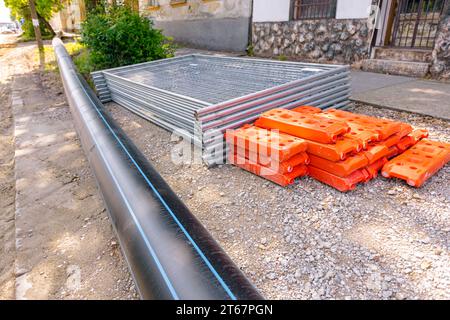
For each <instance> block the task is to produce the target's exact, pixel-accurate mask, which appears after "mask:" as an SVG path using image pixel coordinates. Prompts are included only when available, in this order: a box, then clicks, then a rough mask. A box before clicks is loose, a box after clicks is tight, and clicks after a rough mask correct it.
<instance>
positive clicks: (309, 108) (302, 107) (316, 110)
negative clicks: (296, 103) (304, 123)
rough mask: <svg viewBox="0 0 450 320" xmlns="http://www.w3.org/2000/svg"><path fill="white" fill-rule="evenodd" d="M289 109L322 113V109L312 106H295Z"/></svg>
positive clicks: (308, 112)
mask: <svg viewBox="0 0 450 320" xmlns="http://www.w3.org/2000/svg"><path fill="white" fill-rule="evenodd" d="M291 110H292V111H295V112H299V113H304V114H315V113H322V109H320V108H316V107H312V106H300V107H296V108H294V109H291Z"/></svg>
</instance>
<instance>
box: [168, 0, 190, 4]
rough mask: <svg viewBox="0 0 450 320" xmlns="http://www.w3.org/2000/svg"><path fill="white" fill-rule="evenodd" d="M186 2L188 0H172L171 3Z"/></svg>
mask: <svg viewBox="0 0 450 320" xmlns="http://www.w3.org/2000/svg"><path fill="white" fill-rule="evenodd" d="M186 2H187V0H170V4H183V3H186Z"/></svg>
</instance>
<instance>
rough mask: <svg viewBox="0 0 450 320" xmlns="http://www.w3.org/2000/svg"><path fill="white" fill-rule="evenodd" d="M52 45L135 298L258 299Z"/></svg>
mask: <svg viewBox="0 0 450 320" xmlns="http://www.w3.org/2000/svg"><path fill="white" fill-rule="evenodd" d="M53 47H54V49H55V55H56V58H57V61H58V65H59V71H60V73H61V78H62V80H63V83H64V90H65V93H66V96H67V99H68V101H69V105H70V109H71V112H72V115H73V118H74V123H75V127H76V129H77V132H78V135H79V137H80V140H81V144H82V146H83V149H84V151H85V153H86V154H87V157H88V159H89V163H90V166H91V168H92V170H93V172H94V175H95V177H96V180H97V182H98V185H99V189H100V191H101V193H102V196H103V199H104V202H105V204H106V207H107V209H108V213H109V216H110V218H111V221H112V224H113V226H114V229H115V231H116V233H117V237H118V239H119V242H120V246H121V248H122V251H123V253H124V255H125V258H126V260H127V263H128V265H129V268H130V270H131V274H132V275H133V278H134V280H135V283H136V287H137V288H138V291H139V294H140V296H141V298H142V299H183V300H184V299H187V300H190V299H193V300H195V299H211V300H212V299H218V300H227V299H231V300H236V299H243V300H253V299H262V296H261V295H260V294H259V293H258V292H257V290H256V289H255V288H254V287H253V285H252V284H251V283H250V282H249V281H248V280H247V278H246V277H245V276H244V274H243V273H242V272H241V270H240V269H239V268H238V267H237V266H236V265H235V264H234V263H233V262H232V261H231V259H230V258H229V257H228V256H227V254H226V253H225V252H224V251H223V249H222V248H221V247H220V246H219V245H218V244H217V242H216V241H215V240H214V239H213V238H212V237H211V235H210V234H209V233H208V232H207V231H206V229H205V228H204V227H203V226H202V224H201V223H200V222H199V221H198V220H197V219H196V218H195V217H194V215H192V213H191V212H190V211H189V209H188V208H187V207H186V206H185V205H184V204H183V202H181V201H180V199H179V198H178V197H177V196H176V195H175V193H174V192H173V191H172V190H171V189H170V187H169V186H168V185H167V183H166V182H165V181H164V180H163V178H162V177H161V176H160V175H159V174H158V172H157V171H156V170H155V169H154V168H153V167H152V166H151V165H150V163H149V162H148V161H147V160H146V159H145V157H144V156H143V155H142V153H141V152H140V151H139V150H138V149H137V148H136V147H135V145H134V144H133V143H132V142H131V141H130V140H129V139H128V138H127V137H126V135H125V134H124V133H123V131H122V130H121V129H120V128H119V127H118V126H117V125H115V123H114V121H113V120H112V119H111V118H110V117H109V116H108V114H107V113H106V112H105V111H104V110H103V107H102V104H101V102H100V101H99V100H98V99H97V97H96V96H95V94H94V92H93V91H92V90H91V89H90V88H89V86H88V85H87V83H86V82H85V81H84V79H83V78H82V77H81V76H80V75H79V74H78V73H77V71H76V69H75V67H74V65H73V62H72V60H71V58H70V56H69V55H68V53H67V51H66V49H65V48H64V45H63V43H62V42H61V40H60V39H58V38H55V39H54V40H53Z"/></svg>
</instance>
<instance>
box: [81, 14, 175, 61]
mask: <svg viewBox="0 0 450 320" xmlns="http://www.w3.org/2000/svg"><path fill="white" fill-rule="evenodd" d="M81 42H82V43H83V44H85V45H86V46H87V47H88V49H89V56H90V57H89V60H90V63H92V64H93V65H94V66H95V68H97V69H101V68H112V67H117V66H123V65H129V64H135V63H140V62H145V61H151V60H156V59H162V58H167V57H170V56H173V51H174V49H173V46H172V45H171V42H170V41H168V39H167V38H166V37H164V35H163V34H162V32H161V31H160V30H157V29H154V28H153V27H152V24H151V22H150V21H149V20H147V19H146V18H144V17H141V16H139V14H138V13H135V12H132V11H131V10H130V9H128V8H126V7H111V8H108V9H107V10H106V13H105V11H104V10H99V11H96V12H93V13H90V14H89V15H88V17H87V19H86V21H85V22H84V23H83V24H82V27H81Z"/></svg>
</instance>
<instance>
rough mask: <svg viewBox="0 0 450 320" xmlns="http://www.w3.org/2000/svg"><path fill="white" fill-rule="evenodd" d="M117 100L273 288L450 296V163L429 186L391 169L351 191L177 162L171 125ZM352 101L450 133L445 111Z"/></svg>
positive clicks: (441, 134) (185, 194) (165, 171)
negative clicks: (423, 112)
mask: <svg viewBox="0 0 450 320" xmlns="http://www.w3.org/2000/svg"><path fill="white" fill-rule="evenodd" d="M107 109H108V110H109V111H110V112H111V114H112V115H113V118H114V119H115V120H116V121H117V122H118V123H119V125H120V126H121V127H122V128H123V129H124V130H125V132H126V133H127V135H128V136H129V137H130V138H131V139H132V140H133V141H134V142H135V144H136V145H137V146H138V147H139V148H140V149H141V150H142V151H143V153H144V154H145V155H146V157H147V158H148V159H149V160H150V162H151V163H152V164H153V165H154V166H155V167H156V169H157V170H158V171H159V172H160V173H161V174H162V176H163V177H164V178H165V179H166V181H167V182H168V183H169V184H170V186H171V187H172V188H173V190H174V191H175V192H176V193H177V194H178V195H179V196H180V198H181V199H182V200H183V201H184V202H185V203H186V204H187V206H188V207H189V208H190V209H191V211H192V212H193V213H194V214H195V215H196V216H197V217H198V218H199V219H200V220H201V222H202V223H203V224H204V225H205V226H206V228H207V229H208V230H209V231H210V232H211V233H212V235H213V236H214V238H216V239H217V240H218V241H219V243H220V244H221V245H222V247H223V248H224V249H225V251H226V252H227V253H228V254H229V255H230V256H231V258H232V259H233V260H234V261H235V262H236V263H237V264H238V266H239V267H240V268H241V269H242V270H243V271H244V272H245V273H246V274H247V276H248V277H249V278H250V279H251V280H252V282H253V283H254V284H255V285H256V287H257V288H258V289H259V290H260V291H261V292H262V294H263V295H264V296H265V297H266V298H270V299H448V298H450V271H449V269H448V266H449V265H450V252H449V248H450V242H449V239H450V237H449V236H450V186H449V184H448V181H449V178H450V167H449V166H447V167H445V168H444V169H442V170H441V171H440V172H439V173H438V174H437V175H435V176H434V177H433V178H432V179H431V180H430V181H429V182H428V183H427V184H426V185H425V186H424V187H423V188H420V189H414V188H411V187H408V186H407V185H406V184H405V183H404V182H402V181H399V180H387V179H384V178H382V177H379V178H377V179H375V180H373V181H371V182H369V183H367V184H364V185H361V186H359V187H358V188H357V189H356V190H355V191H353V192H350V193H346V194H344V193H340V192H338V191H337V190H335V189H332V188H330V187H328V186H326V185H323V184H321V183H319V182H318V181H315V180H314V179H312V178H302V179H300V180H298V181H297V182H296V183H295V185H293V186H290V187H288V188H281V187H279V186H277V185H275V184H273V183H271V182H267V181H266V180H263V179H262V178H260V177H257V176H255V175H253V174H250V173H248V172H246V171H243V170H241V169H239V168H237V167H233V166H230V165H223V166H218V167H215V168H211V169H208V168H207V167H205V166H203V165H195V164H174V163H173V162H172V160H171V159H172V156H175V157H177V156H179V155H180V153H179V147H180V145H179V143H178V142H171V135H170V134H169V133H168V132H167V131H165V130H163V129H161V128H159V127H157V126H155V125H153V124H151V123H149V122H148V121H146V120H144V119H142V118H140V117H138V116H136V115H134V114H132V113H130V112H129V111H127V110H125V109H123V108H122V107H120V106H118V105H117V104H115V103H109V104H107ZM351 111H354V112H359V113H364V114H369V115H375V116H379V117H387V118H391V119H398V120H401V121H405V122H408V123H411V124H413V125H414V126H416V127H420V128H428V129H429V130H430V137H431V138H432V139H438V140H443V141H450V126H449V123H448V122H445V121H442V120H436V119H433V118H430V117H422V116H419V115H413V114H409V113H402V112H395V111H390V110H383V109H377V108H373V107H368V106H362V105H360V106H356V107H353V108H352V109H351ZM175 141H176V139H175Z"/></svg>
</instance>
